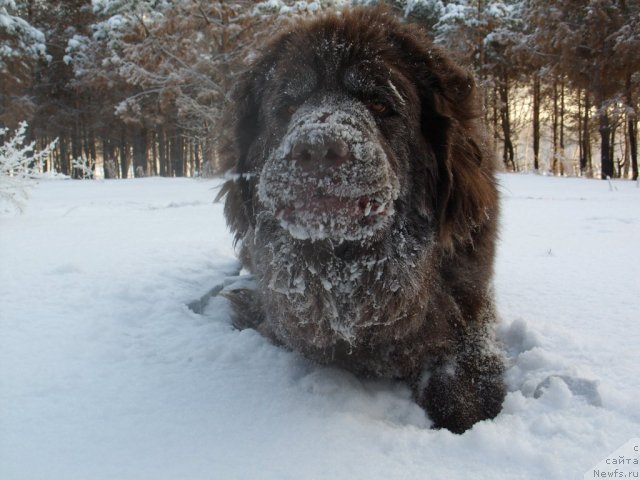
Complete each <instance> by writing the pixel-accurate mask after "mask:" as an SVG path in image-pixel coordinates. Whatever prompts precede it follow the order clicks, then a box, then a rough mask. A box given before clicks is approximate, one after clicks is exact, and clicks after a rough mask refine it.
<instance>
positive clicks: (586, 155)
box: [580, 90, 593, 176]
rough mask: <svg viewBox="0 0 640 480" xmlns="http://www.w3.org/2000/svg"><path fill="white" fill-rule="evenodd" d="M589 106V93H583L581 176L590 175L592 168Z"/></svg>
mask: <svg viewBox="0 0 640 480" xmlns="http://www.w3.org/2000/svg"><path fill="white" fill-rule="evenodd" d="M590 110H591V104H590V102H589V92H587V91H586V90H585V92H584V117H583V120H582V144H581V147H580V155H581V156H580V172H581V173H582V175H585V174H586V175H589V176H590V175H591V172H593V168H592V166H591V136H590V135H589V111H590Z"/></svg>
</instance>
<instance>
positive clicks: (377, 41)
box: [222, 8, 505, 432]
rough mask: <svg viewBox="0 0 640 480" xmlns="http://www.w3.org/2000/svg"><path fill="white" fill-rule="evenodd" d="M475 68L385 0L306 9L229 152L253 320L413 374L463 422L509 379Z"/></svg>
mask: <svg viewBox="0 0 640 480" xmlns="http://www.w3.org/2000/svg"><path fill="white" fill-rule="evenodd" d="M479 113H480V109H479V106H478V99H477V95H476V93H475V87H474V81H473V78H472V76H471V75H470V74H469V73H468V72H467V71H465V70H463V69H462V68H460V67H459V66H457V65H456V64H455V63H454V62H453V61H451V60H450V59H449V58H448V57H447V56H446V55H445V54H444V53H443V52H442V51H441V50H440V49H438V48H436V47H434V46H433V45H432V43H431V42H430V41H429V40H428V38H427V37H426V35H425V34H424V33H423V32H422V31H420V29H418V28H417V27H415V26H410V25H406V24H402V23H400V22H399V21H398V20H397V19H395V17H394V16H393V15H392V14H391V13H389V12H387V11H385V10H380V9H373V10H372V9H366V8H362V9H355V10H352V11H346V12H342V13H341V14H333V15H326V16H324V17H322V18H319V19H315V20H310V21H304V22H301V23H299V24H298V25H297V26H295V27H294V28H293V29H291V30H289V31H287V32H286V33H284V34H282V35H280V36H279V37H278V38H276V39H275V40H273V41H272V42H271V44H270V45H269V46H268V47H267V48H266V50H265V52H264V54H263V55H262V56H261V58H259V59H258V60H257V61H256V62H254V64H253V65H252V66H251V68H250V69H249V70H248V71H247V72H246V74H245V75H244V77H243V78H242V80H241V82H240V84H239V85H238V87H237V88H236V90H235V93H234V96H233V104H232V106H231V111H230V112H229V115H230V117H229V120H230V121H229V125H230V130H229V135H228V139H229V144H228V145H227V148H226V149H224V151H223V152H222V155H223V161H224V162H225V166H226V167H227V168H229V169H231V171H232V172H233V173H234V175H233V177H232V178H233V179H232V180H230V181H228V182H227V183H226V184H225V186H224V188H223V191H222V194H226V196H227V197H226V204H225V215H226V218H227V221H228V223H229V225H230V228H231V229H232V231H233V232H234V233H235V237H236V240H237V241H241V242H242V243H241V260H242V263H243V265H244V266H245V267H246V268H247V269H249V270H250V271H251V272H252V273H253V274H254V275H255V277H256V281H257V289H256V290H236V291H235V292H233V293H232V294H230V295H229V296H230V298H231V299H232V301H233V303H234V304H235V306H236V314H237V315H236V320H235V321H236V325H237V326H238V327H240V328H245V327H253V328H256V329H258V330H259V331H261V332H262V333H263V334H265V335H266V336H268V337H269V338H271V339H272V340H273V341H275V342H277V343H279V344H282V345H285V346H286V347H288V348H291V349H294V350H297V351H299V352H302V353H303V354H304V355H306V356H307V357H309V358H311V359H313V360H315V361H317V362H320V363H323V364H331V365H337V366H340V367H343V368H345V369H348V370H351V371H353V372H355V373H357V374H359V375H363V376H373V377H383V378H399V379H404V380H406V381H407V382H409V384H410V385H411V386H412V388H413V391H414V394H415V398H416V400H417V402H419V404H420V405H422V406H423V407H424V408H425V409H426V410H427V412H428V414H429V416H430V417H431V419H432V420H433V423H434V426H436V427H445V428H448V429H449V430H451V431H453V432H463V431H465V430H466V429H468V428H470V427H471V426H472V425H473V424H474V423H475V422H477V421H479V420H483V419H487V418H493V417H494V416H495V415H497V414H498V412H499V411H500V408H501V405H502V401H503V398H504V395H505V390H504V385H503V381H502V372H503V362H502V357H501V354H500V352H499V350H498V349H497V348H496V345H495V341H494V340H493V334H492V325H493V323H494V322H495V312H494V305H493V299H492V292H491V279H492V275H493V258H494V248H495V240H496V224H497V217H498V194H497V190H496V184H495V179H494V164H493V158H492V155H491V153H490V152H489V151H488V149H487V146H486V143H485V139H484V132H483V128H482V125H481V123H480V122H479V121H478V119H477V118H478V115H479Z"/></svg>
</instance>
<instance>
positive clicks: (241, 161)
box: [216, 48, 278, 242]
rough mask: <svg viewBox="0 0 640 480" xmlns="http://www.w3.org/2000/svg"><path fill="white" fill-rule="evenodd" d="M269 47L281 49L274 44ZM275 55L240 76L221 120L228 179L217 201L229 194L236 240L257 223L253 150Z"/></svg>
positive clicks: (222, 156)
mask: <svg viewBox="0 0 640 480" xmlns="http://www.w3.org/2000/svg"><path fill="white" fill-rule="evenodd" d="M270 51H271V52H277V51H278V50H277V49H273V48H272V49H270ZM275 55H276V54H275V53H272V54H271V55H264V56H262V57H260V59H259V60H258V61H256V62H254V63H253V64H251V65H250V66H249V67H248V68H247V69H246V70H245V71H244V72H243V73H241V74H240V75H239V76H238V82H237V83H236V85H235V87H234V88H233V90H232V92H231V94H230V95H229V99H228V102H227V107H226V110H225V113H224V117H223V121H222V125H223V126H224V132H223V137H222V139H221V142H220V145H221V146H220V148H219V150H218V155H219V158H220V166H221V170H222V171H224V172H225V173H226V175H227V177H228V180H227V181H226V182H225V183H224V185H223V186H222V188H221V190H220V192H219V193H218V195H217V197H216V201H218V200H220V199H222V198H223V197H226V198H225V206H224V214H225V217H226V219H227V224H228V225H229V228H230V229H231V231H232V233H233V234H234V236H235V241H236V242H237V241H238V240H241V239H242V238H243V237H244V235H245V233H246V232H247V230H248V229H249V228H250V227H251V226H252V225H254V223H255V215H254V202H255V201H256V200H255V192H256V185H257V180H258V179H257V175H258V173H259V172H257V171H256V167H257V166H256V165H254V164H253V162H252V158H251V154H252V148H255V143H256V139H257V137H258V135H259V134H260V116H261V103H262V95H263V90H264V88H265V84H266V82H267V77H268V75H269V70H270V68H271V67H272V66H273V63H274V62H275V60H276V59H275Z"/></svg>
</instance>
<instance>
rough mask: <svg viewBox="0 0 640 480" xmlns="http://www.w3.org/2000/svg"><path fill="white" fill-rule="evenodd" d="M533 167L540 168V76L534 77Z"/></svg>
mask: <svg viewBox="0 0 640 480" xmlns="http://www.w3.org/2000/svg"><path fill="white" fill-rule="evenodd" d="M533 169H534V170H535V171H536V172H537V171H538V170H539V169H540V76H539V75H537V74H536V75H535V76H534V78H533Z"/></svg>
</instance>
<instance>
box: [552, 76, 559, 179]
mask: <svg viewBox="0 0 640 480" xmlns="http://www.w3.org/2000/svg"><path fill="white" fill-rule="evenodd" d="M552 125H553V154H552V160H551V171H552V172H553V174H554V175H556V174H557V173H558V172H557V168H558V79H557V78H554V79H553V119H552Z"/></svg>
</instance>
